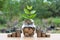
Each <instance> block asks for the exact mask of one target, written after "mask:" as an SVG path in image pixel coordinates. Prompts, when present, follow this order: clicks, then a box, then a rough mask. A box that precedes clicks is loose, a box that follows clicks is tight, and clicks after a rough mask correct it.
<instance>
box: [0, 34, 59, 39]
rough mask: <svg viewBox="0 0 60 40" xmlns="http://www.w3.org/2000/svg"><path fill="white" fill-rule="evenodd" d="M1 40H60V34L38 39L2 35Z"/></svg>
mask: <svg viewBox="0 0 60 40" xmlns="http://www.w3.org/2000/svg"><path fill="white" fill-rule="evenodd" d="M0 40H60V34H51V37H50V38H37V37H21V38H8V37H7V34H6V33H4V34H2V33H0Z"/></svg>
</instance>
